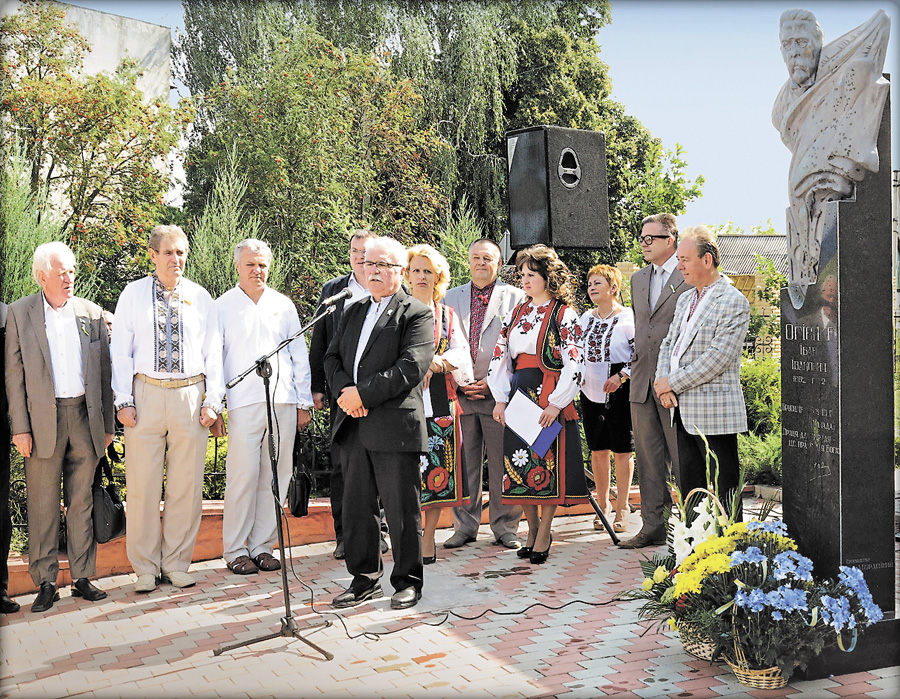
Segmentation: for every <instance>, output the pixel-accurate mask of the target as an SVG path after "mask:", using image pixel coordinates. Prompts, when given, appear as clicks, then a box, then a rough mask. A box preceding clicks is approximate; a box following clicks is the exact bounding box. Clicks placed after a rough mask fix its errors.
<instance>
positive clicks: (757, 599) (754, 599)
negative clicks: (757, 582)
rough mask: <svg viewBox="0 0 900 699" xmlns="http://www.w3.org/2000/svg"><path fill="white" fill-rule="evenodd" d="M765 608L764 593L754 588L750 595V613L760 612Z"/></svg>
mask: <svg viewBox="0 0 900 699" xmlns="http://www.w3.org/2000/svg"><path fill="white" fill-rule="evenodd" d="M765 606H766V593H765V592H763V591H762V590H760V589H759V588H756V589H755V590H753V592H751V593H750V611H751V612H761V611H762V610H763V609H764V608H765Z"/></svg>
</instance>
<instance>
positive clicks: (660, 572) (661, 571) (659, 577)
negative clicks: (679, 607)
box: [653, 566, 669, 583]
mask: <svg viewBox="0 0 900 699" xmlns="http://www.w3.org/2000/svg"><path fill="white" fill-rule="evenodd" d="M667 577H669V571H668V570H666V569H665V568H663V567H662V566H659V567H658V568H657V569H656V570H654V571H653V582H655V583H661V582H662V581H663V580H665V579H666V578H667Z"/></svg>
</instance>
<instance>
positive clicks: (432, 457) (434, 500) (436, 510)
mask: <svg viewBox="0 0 900 699" xmlns="http://www.w3.org/2000/svg"><path fill="white" fill-rule="evenodd" d="M407 260H408V264H407V267H406V281H407V284H409V289H410V293H411V294H412V295H413V296H414V297H415V298H416V299H418V300H419V301H421V302H422V303H424V304H425V305H426V306H429V307H430V308H431V310H432V311H433V312H434V345H435V350H434V359H433V360H432V362H431V367H430V368H429V370H428V373H427V374H425V380H424V384H423V388H424V389H425V391H424V394H423V396H422V398H423V400H424V403H425V416H426V420H425V423H426V426H427V429H428V453H427V454H425V455H424V456H422V527H423V529H424V532H423V534H422V562H423V563H424V564H425V565H428V564H430V563H434V562H435V560H436V559H437V550H436V549H435V546H434V531H435V529H436V528H437V524H438V520H439V519H440V516H441V508H444V507H458V506H460V505H462V504H463V502H464V501H465V500H466V499H468V497H469V494H468V492H467V491H468V488H467V483H466V479H465V477H464V476H463V470H462V445H461V443H460V434H461V433H460V426H459V419H458V416H459V412H460V410H459V403H458V401H457V399H456V385H457V383H459V384H462V385H465V384H468V383H471V382H472V358H471V354H470V353H469V343H468V342H467V341H466V335H465V333H464V332H463V330H462V326H461V325H460V324H459V318H458V317H457V316H456V314H455V313H454V312H453V309H452V308H450V306H445V305H444V304H442V303H438V302H439V301H440V299H442V298H443V297H444V294H445V293H446V292H447V287H448V286H449V285H450V265H449V264H447V260H446V259H445V258H444V256H443V255H441V253H439V252H438V251H437V250H435V249H434V248H433V247H431V246H430V245H415V246H413V247H411V248H410V249H409V250H408V251H407Z"/></svg>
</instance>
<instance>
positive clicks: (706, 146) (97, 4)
mask: <svg viewBox="0 0 900 699" xmlns="http://www.w3.org/2000/svg"><path fill="white" fill-rule="evenodd" d="M360 1H362V0H360ZM69 4H72V5H79V6H81V7H87V8H92V9H97V10H102V11H104V12H110V13H112V14H117V15H123V16H126V17H133V18H135V19H139V20H143V21H146V22H153V23H154V24H161V25H164V26H169V27H173V28H175V27H178V28H182V12H181V3H180V1H179V0H69ZM797 7H800V8H803V9H806V10H810V11H811V12H813V13H814V14H815V15H816V18H817V19H818V21H819V24H820V26H821V27H822V29H823V30H824V32H825V41H826V43H827V42H829V41H831V40H832V39H835V38H837V37H838V36H840V35H841V34H844V33H845V32H847V31H849V30H850V29H853V28H854V27H857V26H859V25H860V24H862V23H863V22H865V21H866V20H868V19H869V18H870V17H871V16H872V15H873V14H875V12H876V11H877V10H879V9H883V10H885V12H887V13H888V15H889V16H890V18H891V24H892V30H893V31H892V36H891V40H890V44H889V47H888V54H887V58H886V60H885V72H891V71H892V70H893V71H894V72H895V73H897V74H898V75H900V48H898V40H897V38H896V36H895V35H896V32H898V31H900V0H895V1H894V2H869V1H867V0H854V1H853V2H848V0H824V1H820V2H804V1H803V0H790V1H789V2H784V1H782V0H692V1H685V0H612V22H611V24H609V25H608V26H606V27H604V28H603V29H601V30H600V31H599V33H598V35H597V42H598V44H599V48H600V58H601V59H602V60H603V61H605V62H606V63H607V64H608V65H609V67H610V77H611V78H612V83H613V91H612V97H613V99H615V100H617V101H618V102H621V103H622V104H623V105H624V106H625V108H626V111H627V112H628V113H629V114H631V115H632V116H634V117H636V118H637V119H639V120H640V121H641V122H642V123H643V124H644V126H646V127H647V128H648V129H649V130H650V132H651V133H652V134H653V135H654V136H656V137H657V138H659V139H661V141H662V144H663V147H664V148H665V149H666V150H674V149H675V148H676V145H680V146H681V148H682V149H683V155H682V157H683V158H684V160H686V161H687V163H688V165H687V168H686V173H687V175H688V177H689V178H690V179H694V178H696V177H697V176H698V175H702V176H703V177H704V179H705V184H704V186H703V196H702V197H701V198H700V199H698V200H696V201H694V202H691V203H690V204H688V207H687V211H686V212H685V213H684V214H682V215H681V216H679V226H680V227H682V228H683V227H685V226H688V225H697V224H701V223H705V224H711V225H717V226H718V225H723V224H725V223H728V222H732V223H733V224H734V225H735V226H738V227H740V228H742V229H744V230H745V231H748V232H749V231H750V229H751V228H752V227H754V226H764V227H767V226H768V223H769V221H771V223H772V225H773V226H774V228H775V230H776V231H779V232H784V210H785V208H786V207H787V198H788V195H787V169H788V165H789V163H790V151H788V149H787V148H786V147H785V146H784V145H783V144H782V143H781V138H780V136H779V134H778V131H777V130H776V129H775V127H773V126H772V122H771V111H772V103H773V102H774V100H775V96H776V95H777V94H778V91H779V89H780V88H781V86H782V85H783V84H784V82H785V80H786V79H787V69H786V68H785V65H784V62H783V61H782V59H781V53H780V51H779V43H778V20H779V17H780V16H781V13H782V12H783V11H784V10H788V9H792V8H797ZM173 40H174V31H173ZM181 90H182V92H184V87H183V86H182V87H181ZM891 93H892V97H894V98H895V97H896V96H897V94H898V93H897V90H896V88H894V87H893V86H892V89H891ZM181 96H186V95H184V94H183V95H181ZM892 103H893V104H894V106H895V108H894V114H893V117H892V127H893V128H892V134H894V136H893V141H892V143H893V164H892V166H891V169H893V170H900V147H898V142H900V138H898V136H897V134H900V114H898V112H900V106H898V105H897V102H896V101H895V100H892ZM882 161H883V163H884V155H882Z"/></svg>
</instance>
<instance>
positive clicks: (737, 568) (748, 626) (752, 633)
mask: <svg viewBox="0 0 900 699" xmlns="http://www.w3.org/2000/svg"><path fill="white" fill-rule="evenodd" d="M672 595H673V596H674V597H675V599H676V605H677V603H678V601H681V602H683V604H684V607H685V609H686V610H687V611H686V612H685V613H684V615H683V616H682V620H683V622H688V623H691V624H695V625H696V626H697V627H698V629H699V630H700V631H701V632H703V633H704V634H706V635H707V637H708V638H709V639H710V640H711V641H712V642H713V643H714V645H715V653H714V655H718V654H723V655H724V656H725V658H726V660H727V661H728V663H729V665H731V667H732V669H733V670H734V671H735V674H736V675H737V677H738V679H739V680H740V681H741V682H743V683H744V684H749V685H750V686H753V687H756V688H760V689H773V688H777V687H782V686H784V685H785V684H786V683H787V681H788V679H790V676H791V674H792V673H793V671H794V668H795V667H798V666H799V667H801V668H805V667H806V665H807V663H808V662H809V661H810V659H812V658H813V657H815V656H816V655H818V654H819V653H821V652H822V650H823V649H824V648H826V647H828V646H830V645H833V644H836V645H838V646H839V647H840V648H841V649H842V650H846V651H848V652H849V651H851V650H853V648H854V647H855V645H856V638H857V634H858V632H859V629H861V628H864V627H866V626H869V625H871V624H873V623H875V622H876V621H878V620H880V619H881V618H882V613H881V610H880V609H879V608H878V605H876V604H875V603H874V602H873V600H872V595H871V594H870V593H869V589H868V586H867V585H866V582H865V579H864V578H863V575H862V573H861V572H860V570H859V569H857V568H850V567H844V566H842V567H841V568H840V573H839V575H838V578H837V580H825V581H820V582H816V581H815V580H814V578H813V575H812V561H810V560H809V559H808V558H806V557H805V556H802V555H801V554H799V553H797V545H796V543H795V542H794V540H793V539H791V538H790V537H788V536H787V528H786V527H785V525H784V523H783V522H780V521H771V522H762V521H759V520H753V521H750V522H740V523H737V524H732V525H730V526H729V527H727V528H726V530H725V531H724V533H723V534H722V535H721V536H716V537H713V538H710V539H708V540H706V541H704V542H703V543H701V544H700V545H698V546H697V548H696V550H695V551H694V552H693V553H692V554H691V555H689V556H688V557H687V558H686V559H685V560H684V562H683V563H682V564H681V566H680V567H679V569H678V572H677V574H676V576H675V578H674V585H673V591H672ZM845 640H846V641H848V643H845Z"/></svg>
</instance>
